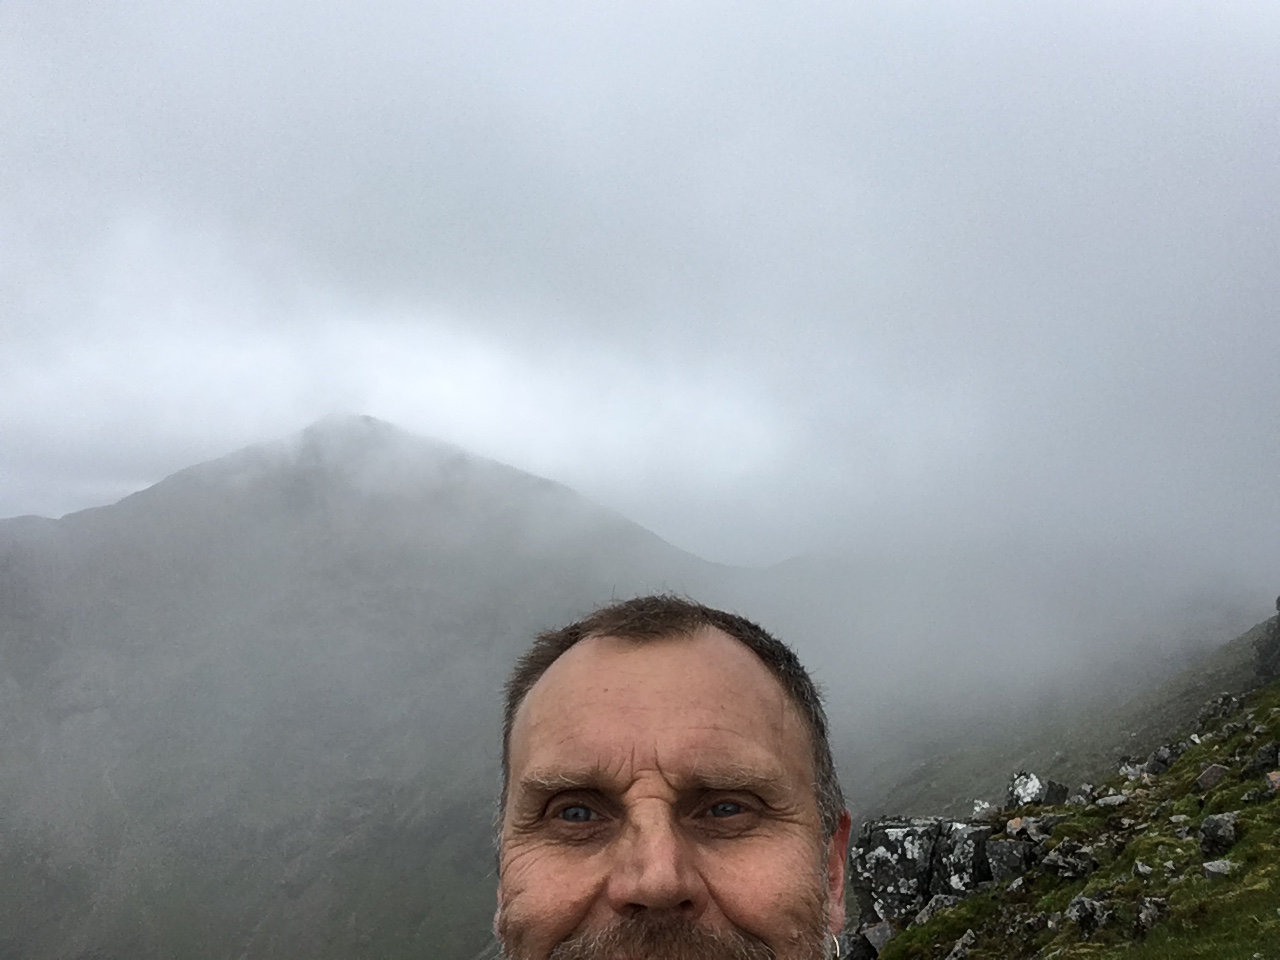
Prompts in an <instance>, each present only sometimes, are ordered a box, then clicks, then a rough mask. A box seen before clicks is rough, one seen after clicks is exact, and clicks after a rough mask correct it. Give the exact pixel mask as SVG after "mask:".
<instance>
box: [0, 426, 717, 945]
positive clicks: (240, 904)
mask: <svg viewBox="0 0 1280 960" xmlns="http://www.w3.org/2000/svg"><path fill="white" fill-rule="evenodd" d="M727 577H728V571H726V570H725V569H724V568H719V567H716V566H714V565H711V564H707V563H704V562H702V561H700V560H697V559H696V558H694V557H692V556H690V555H687V554H683V553H681V552H680V551H678V550H676V549H675V548H673V547H671V546H669V545H668V544H666V543H664V542H663V541H661V540H659V539H658V538H657V537H655V536H653V535H652V534H649V533H648V532H647V531H644V530H643V529H641V528H640V527H638V526H636V525H634V524H632V523H630V522H629V521H626V520H625V519H623V518H622V517H620V516H618V515H616V514H613V513H611V512H609V511H607V510H605V509H603V508H600V507H598V506H596V505H594V504H591V503H589V502H587V501H585V500H583V499H582V498H581V497H579V496H577V495H576V494H574V493H573V492H572V491H570V490H568V489H567V488H564V487H562V486H559V485H557V484H554V483H551V482H549V481H545V480H541V479H538V478H535V477H532V476H529V475H527V474H523V473H521V472H520V471H517V470H514V469H512V468H509V467H505V466H503V465H500V464H497V463H493V462H490V461H485V460H481V459H479V458H475V457H472V456H469V455H467V454H465V453H464V452H462V451H460V450H457V449H455V448H451V447H448V446H445V445H442V444H438V443H434V442H431V441H426V440H421V439H418V438H414V437H411V436H409V435H406V434H404V433H402V432H400V431H398V430H396V429H395V428H393V427H390V426H389V425H386V424H383V423H379V422H377V421H373V420H369V419H367V418H343V419H336V420H331V421H326V422H323V423H321V424H317V425H316V426H314V427H312V428H310V429H308V430H306V431H304V432H303V433H302V434H301V435H300V436H297V437H294V438H291V439H290V440H287V441H283V442H278V443H274V444H267V445H262V446H258V447H254V448H250V449H248V450H244V451H241V452H239V453H237V454H233V455H231V456H229V457H226V458H224V459H221V460H218V461H214V462H212V463H207V464H203V465H201V466H198V467H194V468H191V469H189V470H184V471H182V472H180V473H178V474H175V475H174V476H172V477H170V478H168V479H167V480H165V481H163V482H161V483H159V484H157V485H156V486H154V487H152V488H150V489H148V490H146V491H143V492H142V493H139V494H137V495H134V496H132V497H129V498H127V499H126V500H124V501H122V502H120V503H118V504H116V505H114V506H111V507H105V508H101V509H95V510H89V511H85V512H83V513H79V514H74V515H71V516H69V517H66V518H64V519H62V520H58V521H50V520H38V519H35V518H21V519H18V520H12V521H5V522H3V523H0V724H2V726H3V730H4V731H5V735H4V737H3V738H0V804H2V805H3V809H4V811H5V817H4V821H3V825H2V826H0V857H3V859H4V861H5V862H4V865H3V867H2V868H0V877H3V880H0V955H4V956H10V955H15V956H23V957H28V958H32V960H37V958H43V957H50V958H52V957H77V956H83V957H89V956H95V957H97V956H102V957H106V956H121V957H123V956H128V957H131V958H145V957H184V958H200V957H225V956H242V957H245V958H253V957H268V956H270V957H291V956H298V957H302V956H307V957H313V956H321V955H326V956H370V957H374V956H377V957H395V956H411V955H414V956H421V955H424V951H425V950H428V949H429V953H430V955H432V956H436V957H441V958H444V957H467V956H470V955H472V954H474V953H475V951H476V950H477V949H479V947H480V946H481V945H482V943H483V940H484V936H485V934H484V931H485V930H486V928H487V926H488V914H489V912H490V910H491V903H492V899H491V893H489V892H486V890H491V880H490V879H489V878H488V872H489V868H490V863H491V855H490V854H489V853H488V850H487V845H488V823H489V819H490V810H489V808H488V805H487V804H488V801H489V798H491V797H492V796H493V793H494V777H495V769H496V756H495V750H496V744H497V741H498V737H497V719H498V703H497V699H498V690H497V687H498V685H499V684H500V682H501V677H502V676H503V674H504V672H505V670H506V668H507V665H508V664H509V663H510V660H511V658H512V656H513V655H514V652H515V651H516V650H517V649H519V648H520V647H521V646H523V645H524V644H525V643H527V641H528V638H529V636H530V635H531V634H532V632H534V631H535V630H537V629H540V628H543V627H546V626H549V625H554V624H558V623H562V622H565V621H566V620H567V619H569V618H571V617H572V616H574V615H575V614H578V613H580V612H582V611H584V610H586V609H588V608H590V607H592V606H594V605H596V604H598V603H600V602H602V601H605V600H607V599H608V598H609V597H610V596H612V595H627V594H631V593H635V592H641V591H651V590H658V589H676V590H682V591H688V592H691V593H696V594H698V595H699V596H713V597H714V596H715V595H716V594H717V592H718V591H719V590H720V589H721V588H720V587H719V586H718V584H721V583H723V582H724V581H725V580H726V578H727Z"/></svg>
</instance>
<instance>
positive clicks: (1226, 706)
mask: <svg viewBox="0 0 1280 960" xmlns="http://www.w3.org/2000/svg"><path fill="white" fill-rule="evenodd" d="M1238 709H1240V701H1239V700H1237V699H1236V698H1235V697H1233V696H1232V695H1231V694H1229V693H1220V694H1218V696H1216V697H1214V698H1213V699H1212V700H1210V701H1209V702H1208V703H1206V704H1205V705H1204V706H1203V707H1201V708H1200V714H1199V716H1197V718H1196V720H1197V722H1198V723H1199V725H1200V728H1201V729H1204V727H1205V726H1206V725H1207V724H1210V723H1212V722H1213V721H1214V720H1219V719H1221V718H1222V717H1227V716H1230V715H1231V714H1233V713H1235V712H1236V711H1237V710H1238Z"/></svg>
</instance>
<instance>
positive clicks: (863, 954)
mask: <svg viewBox="0 0 1280 960" xmlns="http://www.w3.org/2000/svg"><path fill="white" fill-rule="evenodd" d="M878 956H880V954H879V951H877V950H876V948H875V947H874V946H872V944H871V941H870V940H868V939H867V938H866V937H864V936H863V935H862V934H860V933H852V934H851V933H845V934H844V935H843V936H842V937H841V938H840V957H841V958H842V960H876V958H877V957H878Z"/></svg>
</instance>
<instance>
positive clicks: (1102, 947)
mask: <svg viewBox="0 0 1280 960" xmlns="http://www.w3.org/2000/svg"><path fill="white" fill-rule="evenodd" d="M1253 639H1257V637H1256V635H1254V637H1253ZM850 865H851V875H852V887H853V892H854V895H855V901H856V904H857V926H858V933H857V934H856V935H854V936H853V937H852V938H851V941H850V944H849V948H850V949H849V955H851V956H853V957H856V958H857V957H861V958H869V957H876V956H878V957H880V958H881V960H908V958H911V960H924V958H938V960H944V958H945V960H963V958H970V960H1014V958H1022V957H1026V958H1032V957H1041V958H1050V957H1058V958H1062V960H1068V958H1073V957H1091V958H1101V957H1113V956H1114V957H1120V956H1124V957H1134V958H1142V957H1151V958H1157V957H1158V958H1162V960H1178V958H1184V957H1186V958H1191V957H1215V958H1220V960H1236V958H1239V960H1255V958H1274V957H1276V956H1280V682H1277V681H1272V682H1271V683H1269V684H1266V685H1264V686H1260V687H1257V688H1255V689H1254V690H1252V691H1251V692H1249V693H1248V694H1247V695H1246V696H1245V697H1243V698H1242V699H1238V698H1236V697H1235V696H1232V695H1230V694H1222V695H1220V696H1218V697H1216V698H1214V699H1213V700H1211V701H1210V702H1209V703H1208V704H1206V705H1205V706H1204V707H1203V708H1202V709H1201V711H1200V713H1199V716H1198V718H1197V723H1196V725H1195V728H1194V729H1189V730H1187V731H1185V733H1184V735H1183V736H1181V737H1179V738H1177V739H1175V740H1173V741H1172V742H1169V743H1165V744H1161V745H1159V746H1158V747H1156V748H1155V749H1154V750H1152V751H1151V753H1150V754H1149V755H1147V756H1145V757H1143V758H1128V757H1126V758H1124V759H1123V760H1122V762H1121V763H1120V765H1119V769H1118V771H1117V772H1115V773H1114V775H1112V776H1111V777H1109V778H1108V779H1107V780H1106V781H1105V782H1104V783H1102V784H1100V785H1092V784H1082V785H1080V786H1079V787H1077V788H1075V789H1074V790H1069V789H1068V788H1067V787H1066V786H1065V785H1062V784H1059V783H1056V782H1054V781H1051V780H1048V779H1045V778H1040V777H1036V776H1033V775H1029V774H1020V775H1019V776H1017V777H1015V778H1014V780H1013V781H1012V782H1011V784H1010V788H1009V792H1008V797H1007V798H1006V804H1005V808H1004V809H1003V810H1001V811H999V812H995V811H993V812H992V813H990V814H988V815H986V816H981V817H976V818H971V819H967V820H948V819H945V818H883V819H878V820H874V821H870V822H868V823H867V824H865V825H864V827H863V830H862V833H861V835H860V837H859V839H858V841H857V843H856V844H855V846H854V849H853V851H852V854H851V861H850Z"/></svg>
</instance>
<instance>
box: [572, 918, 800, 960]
mask: <svg viewBox="0 0 1280 960" xmlns="http://www.w3.org/2000/svg"><path fill="white" fill-rule="evenodd" d="M814 956H821V954H820V953H817V954H814ZM650 958H652V960H777V955H776V954H775V953H774V952H773V950H772V949H771V948H770V947H769V946H767V945H766V944H765V943H763V942H761V941H760V940H758V939H756V938H755V937H752V936H749V935H747V934H743V933H740V932H738V931H736V930H730V931H725V932H720V931H715V930H708V929H706V928H705V927H700V926H698V925H697V924H694V923H691V922H690V921H688V920H684V919H681V918H679V917H670V916H667V917H659V918H657V919H651V918H649V917H646V916H643V915H642V916H637V917H630V918H627V919H625V920H620V921H619V922H617V923H615V924H614V925H613V926H611V927H609V928H608V929H605V930H599V931H596V932H595V933H584V934H578V935H577V936H575V937H571V938H570V939H568V940H566V941H564V942H563V943H561V944H560V945H559V946H558V947H556V948H555V949H554V950H552V951H551V956H550V957H549V958H548V960H650Z"/></svg>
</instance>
